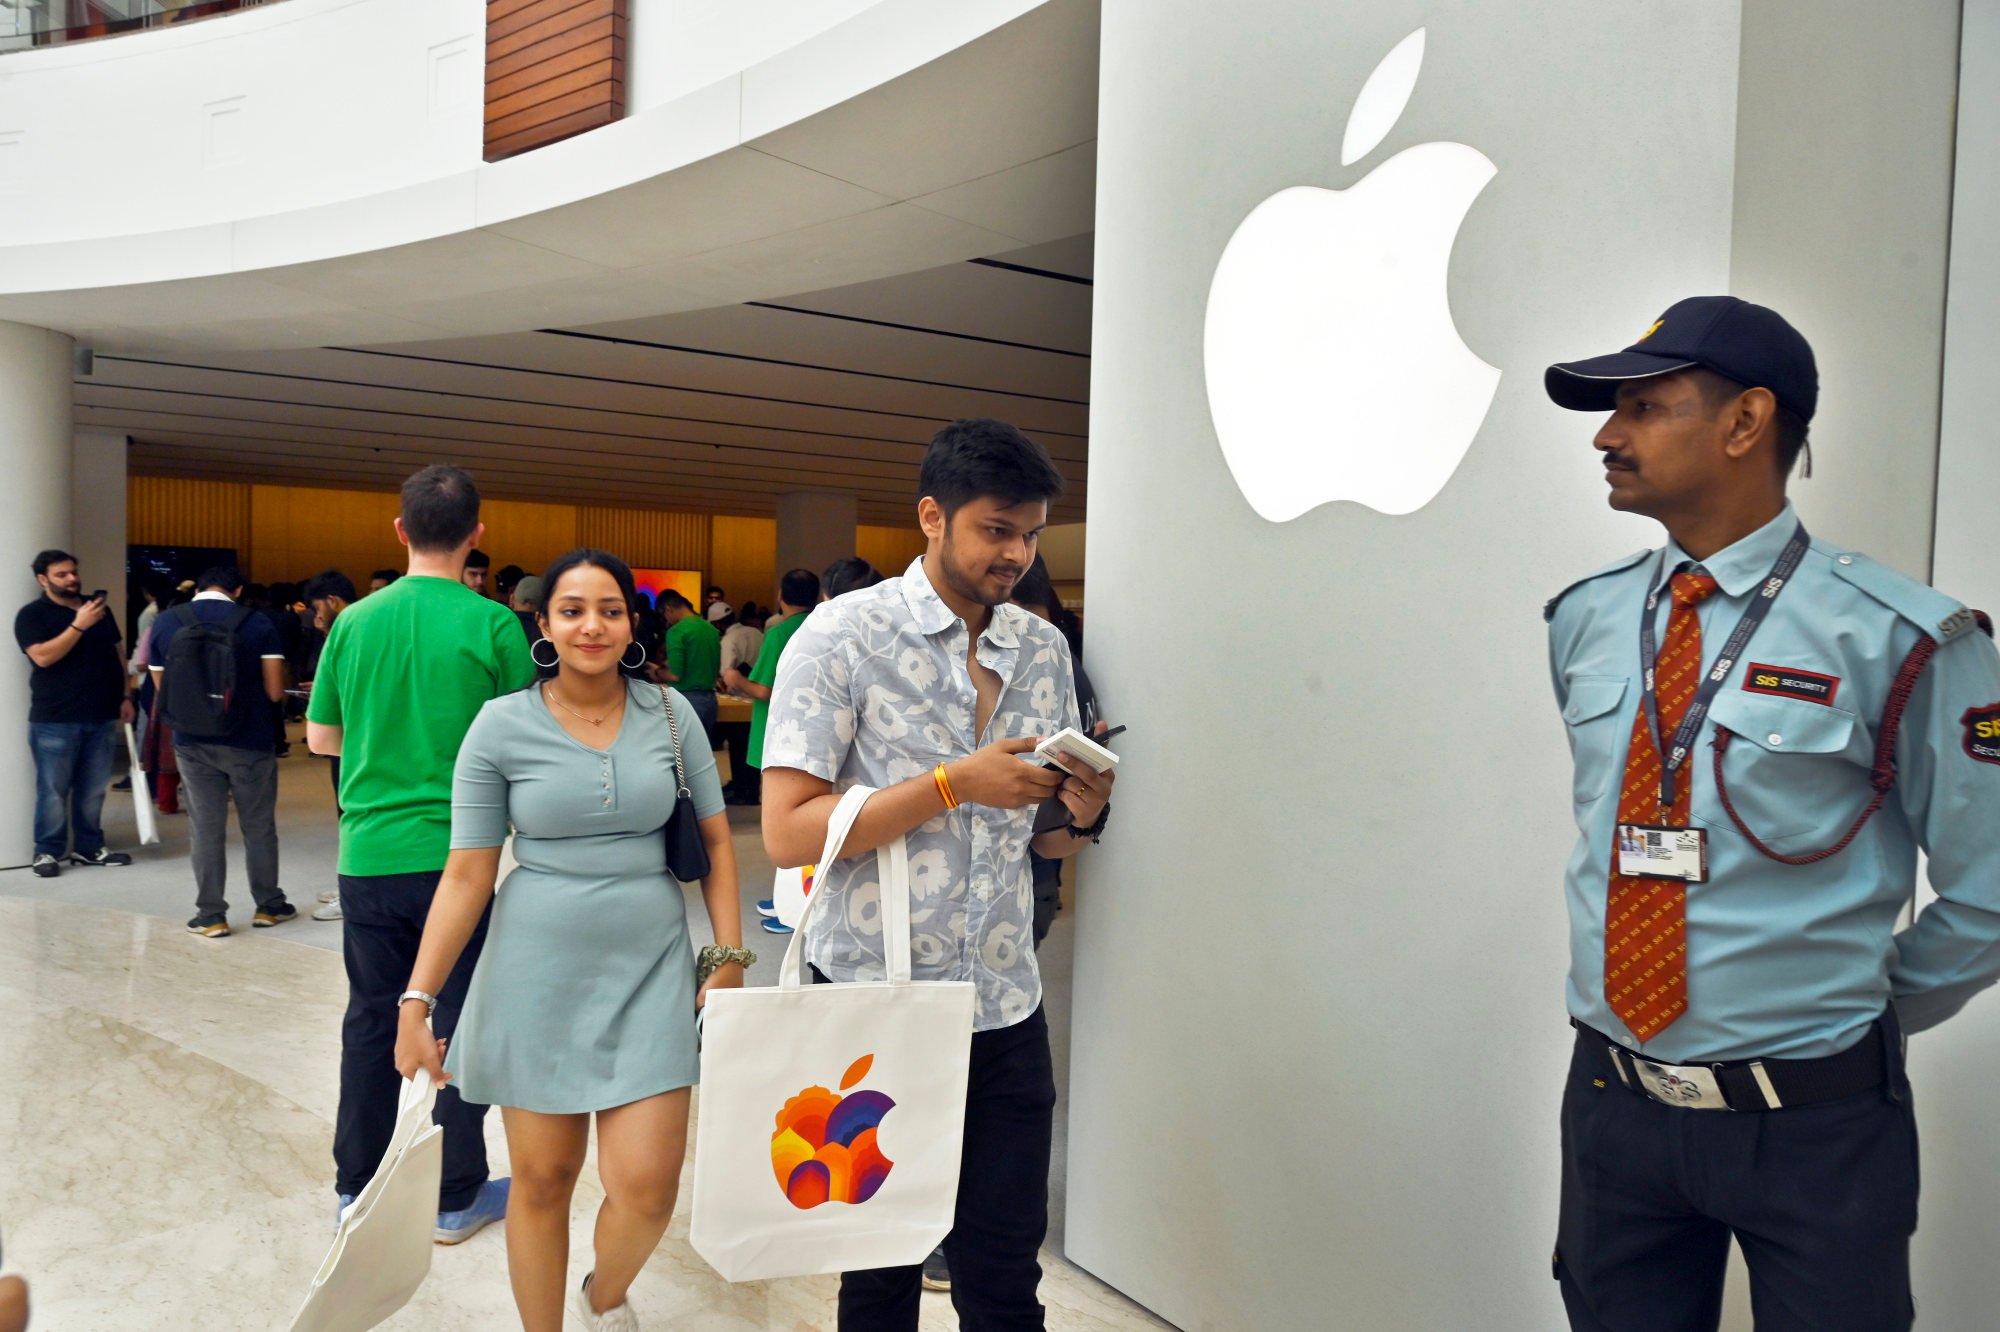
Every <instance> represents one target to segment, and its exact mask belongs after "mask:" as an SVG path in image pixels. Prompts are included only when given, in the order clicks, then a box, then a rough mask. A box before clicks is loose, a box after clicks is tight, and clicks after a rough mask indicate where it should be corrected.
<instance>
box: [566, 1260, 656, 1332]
mask: <svg viewBox="0 0 2000 1332" xmlns="http://www.w3.org/2000/svg"><path fill="white" fill-rule="evenodd" d="M596 1275H597V1274H596V1273H595V1272H593V1273H591V1274H590V1276H587V1277H585V1278H584V1279H583V1284H582V1285H581V1286H578V1287H577V1288H576V1297H575V1299H573V1300H572V1301H571V1304H570V1307H571V1308H572V1309H574V1310H575V1311H576V1316H577V1317H578V1318H580V1319H582V1320H583V1325H584V1327H586V1328H588V1329H590V1332H639V1317H638V1315H637V1314H635V1313H633V1312H632V1301H631V1300H629V1299H628V1300H626V1301H625V1303H623V1304H621V1305H619V1306H618V1307H617V1308H616V1309H606V1310H605V1311H604V1312H603V1313H598V1312H597V1311H596V1310H595V1309H592V1308H591V1307H590V1282H591V1277H594V1276H596Z"/></svg>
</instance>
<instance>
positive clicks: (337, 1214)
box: [333, 1193, 357, 1230]
mask: <svg viewBox="0 0 2000 1332" xmlns="http://www.w3.org/2000/svg"><path fill="white" fill-rule="evenodd" d="M356 1196H357V1195H355V1194H352V1193H343V1194H341V1195H340V1201H339V1202H337V1203H335V1204H334V1205H333V1228H334V1229H335V1230H339V1229H340V1222H341V1218H343V1217H345V1216H346V1215H347V1209H348V1208H350V1207H352V1206H354V1199H355V1197H356Z"/></svg>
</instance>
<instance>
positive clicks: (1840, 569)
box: [1831, 551, 1979, 645]
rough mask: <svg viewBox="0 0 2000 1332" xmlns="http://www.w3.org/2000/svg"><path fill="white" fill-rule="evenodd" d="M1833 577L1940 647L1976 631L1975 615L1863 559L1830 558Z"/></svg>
mask: <svg viewBox="0 0 2000 1332" xmlns="http://www.w3.org/2000/svg"><path fill="white" fill-rule="evenodd" d="M1831 567H1832V569H1833V573H1834V576H1835V577H1836V578H1839V579H1841V580H1842V581H1843V582H1846V583H1849V584H1851V585H1852V586H1854V587H1856V588H1858V589H1860V590H1861V591H1862V592H1864V593H1866V594H1867V595H1868V596H1869V597H1871V598H1873V599H1874V600H1875V601H1878V602H1880V603H1881V604H1882V605H1884V606H1887V607H1888V608H1889V609H1890V610H1892V611H1894V612H1896V614H1898V615H1900V616H1902V617H1903V618H1904V619H1906V620H1908V621H1909V622H1910V623H1911V624H1914V625H1915V626H1916V627H1917V628H1918V629H1920V630H1922V631H1923V632H1924V633H1926V634H1929V635H1930V636H1931V637H1932V638H1935V639H1936V640H1937V641H1938V643H1939V644H1940V645H1942V644H1945V643H1949V642H1951V641H1952V640H1953V639H1955V638H1963V637H1964V636H1965V635H1966V634H1968V633H1970V632H1972V631H1973V630H1975V629H1977V628H1978V627H1979V614H1978V612H1977V611H1973V610H1969V609H1967V608H1966V606H1965V603H1964V602H1961V601H1957V600H1954V599H1953V598H1951V597H1948V596H1946V595H1945V594H1944V593H1942V592H1940V591H1938V590H1937V589H1936V588H1934V587H1931V586H1930V585H1928V584H1926V583H1919V582H1918V581H1917V580H1916V579H1914V578H1910V577H1908V576H1906V575H1904V574H1899V573H1897V572H1896V571H1895V570H1894V569H1890V568H1888V567H1886V566H1884V565H1881V564H1877V563H1876V562H1875V561H1874V560H1871V559H1869V558H1868V557H1867V556H1866V555H1856V554H1853V553H1851V552H1845V551H1843V552H1841V553H1839V554H1836V555H1834V556H1833V563H1832V566H1831Z"/></svg>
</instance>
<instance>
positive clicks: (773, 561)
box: [708, 514, 778, 606]
mask: <svg viewBox="0 0 2000 1332" xmlns="http://www.w3.org/2000/svg"><path fill="white" fill-rule="evenodd" d="M713 552H714V553H713V554H712V555H711V556H710V557H709V565H708V581H709V582H710V583H713V584H715V585H716V586H718V587H720V588H721V589H722V590H723V591H724V592H725V593H726V594H728V597H729V604H730V605H732V606H741V605H742V604H743V603H744V602H745V601H754V602H757V603H758V604H759V605H764V606H775V605H777V603H778V520H777V519H776V518H731V517H725V516H723V515H721V514H717V515H716V517H715V535H714V545H713Z"/></svg>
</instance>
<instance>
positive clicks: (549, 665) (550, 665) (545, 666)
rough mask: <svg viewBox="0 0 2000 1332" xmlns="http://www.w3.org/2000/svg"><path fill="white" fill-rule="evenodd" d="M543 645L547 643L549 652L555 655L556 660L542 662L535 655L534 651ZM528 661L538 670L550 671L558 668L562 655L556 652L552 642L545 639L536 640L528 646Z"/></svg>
mask: <svg viewBox="0 0 2000 1332" xmlns="http://www.w3.org/2000/svg"><path fill="white" fill-rule="evenodd" d="M544 643H547V644H548V645H549V651H551V652H555V653H556V659H555V660H554V661H543V660H542V659H541V658H540V657H538V656H536V655H535V649H536V648H538V647H540V646H541V645H542V644H544ZM528 660H529V661H532V662H534V663H535V666H536V668H537V669H539V670H544V671H552V670H554V669H555V668H556V667H557V666H560V665H561V664H562V654H561V653H560V652H557V650H556V645H555V643H554V641H553V640H551V639H547V638H538V639H536V640H535V641H534V642H532V643H530V644H528Z"/></svg>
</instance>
